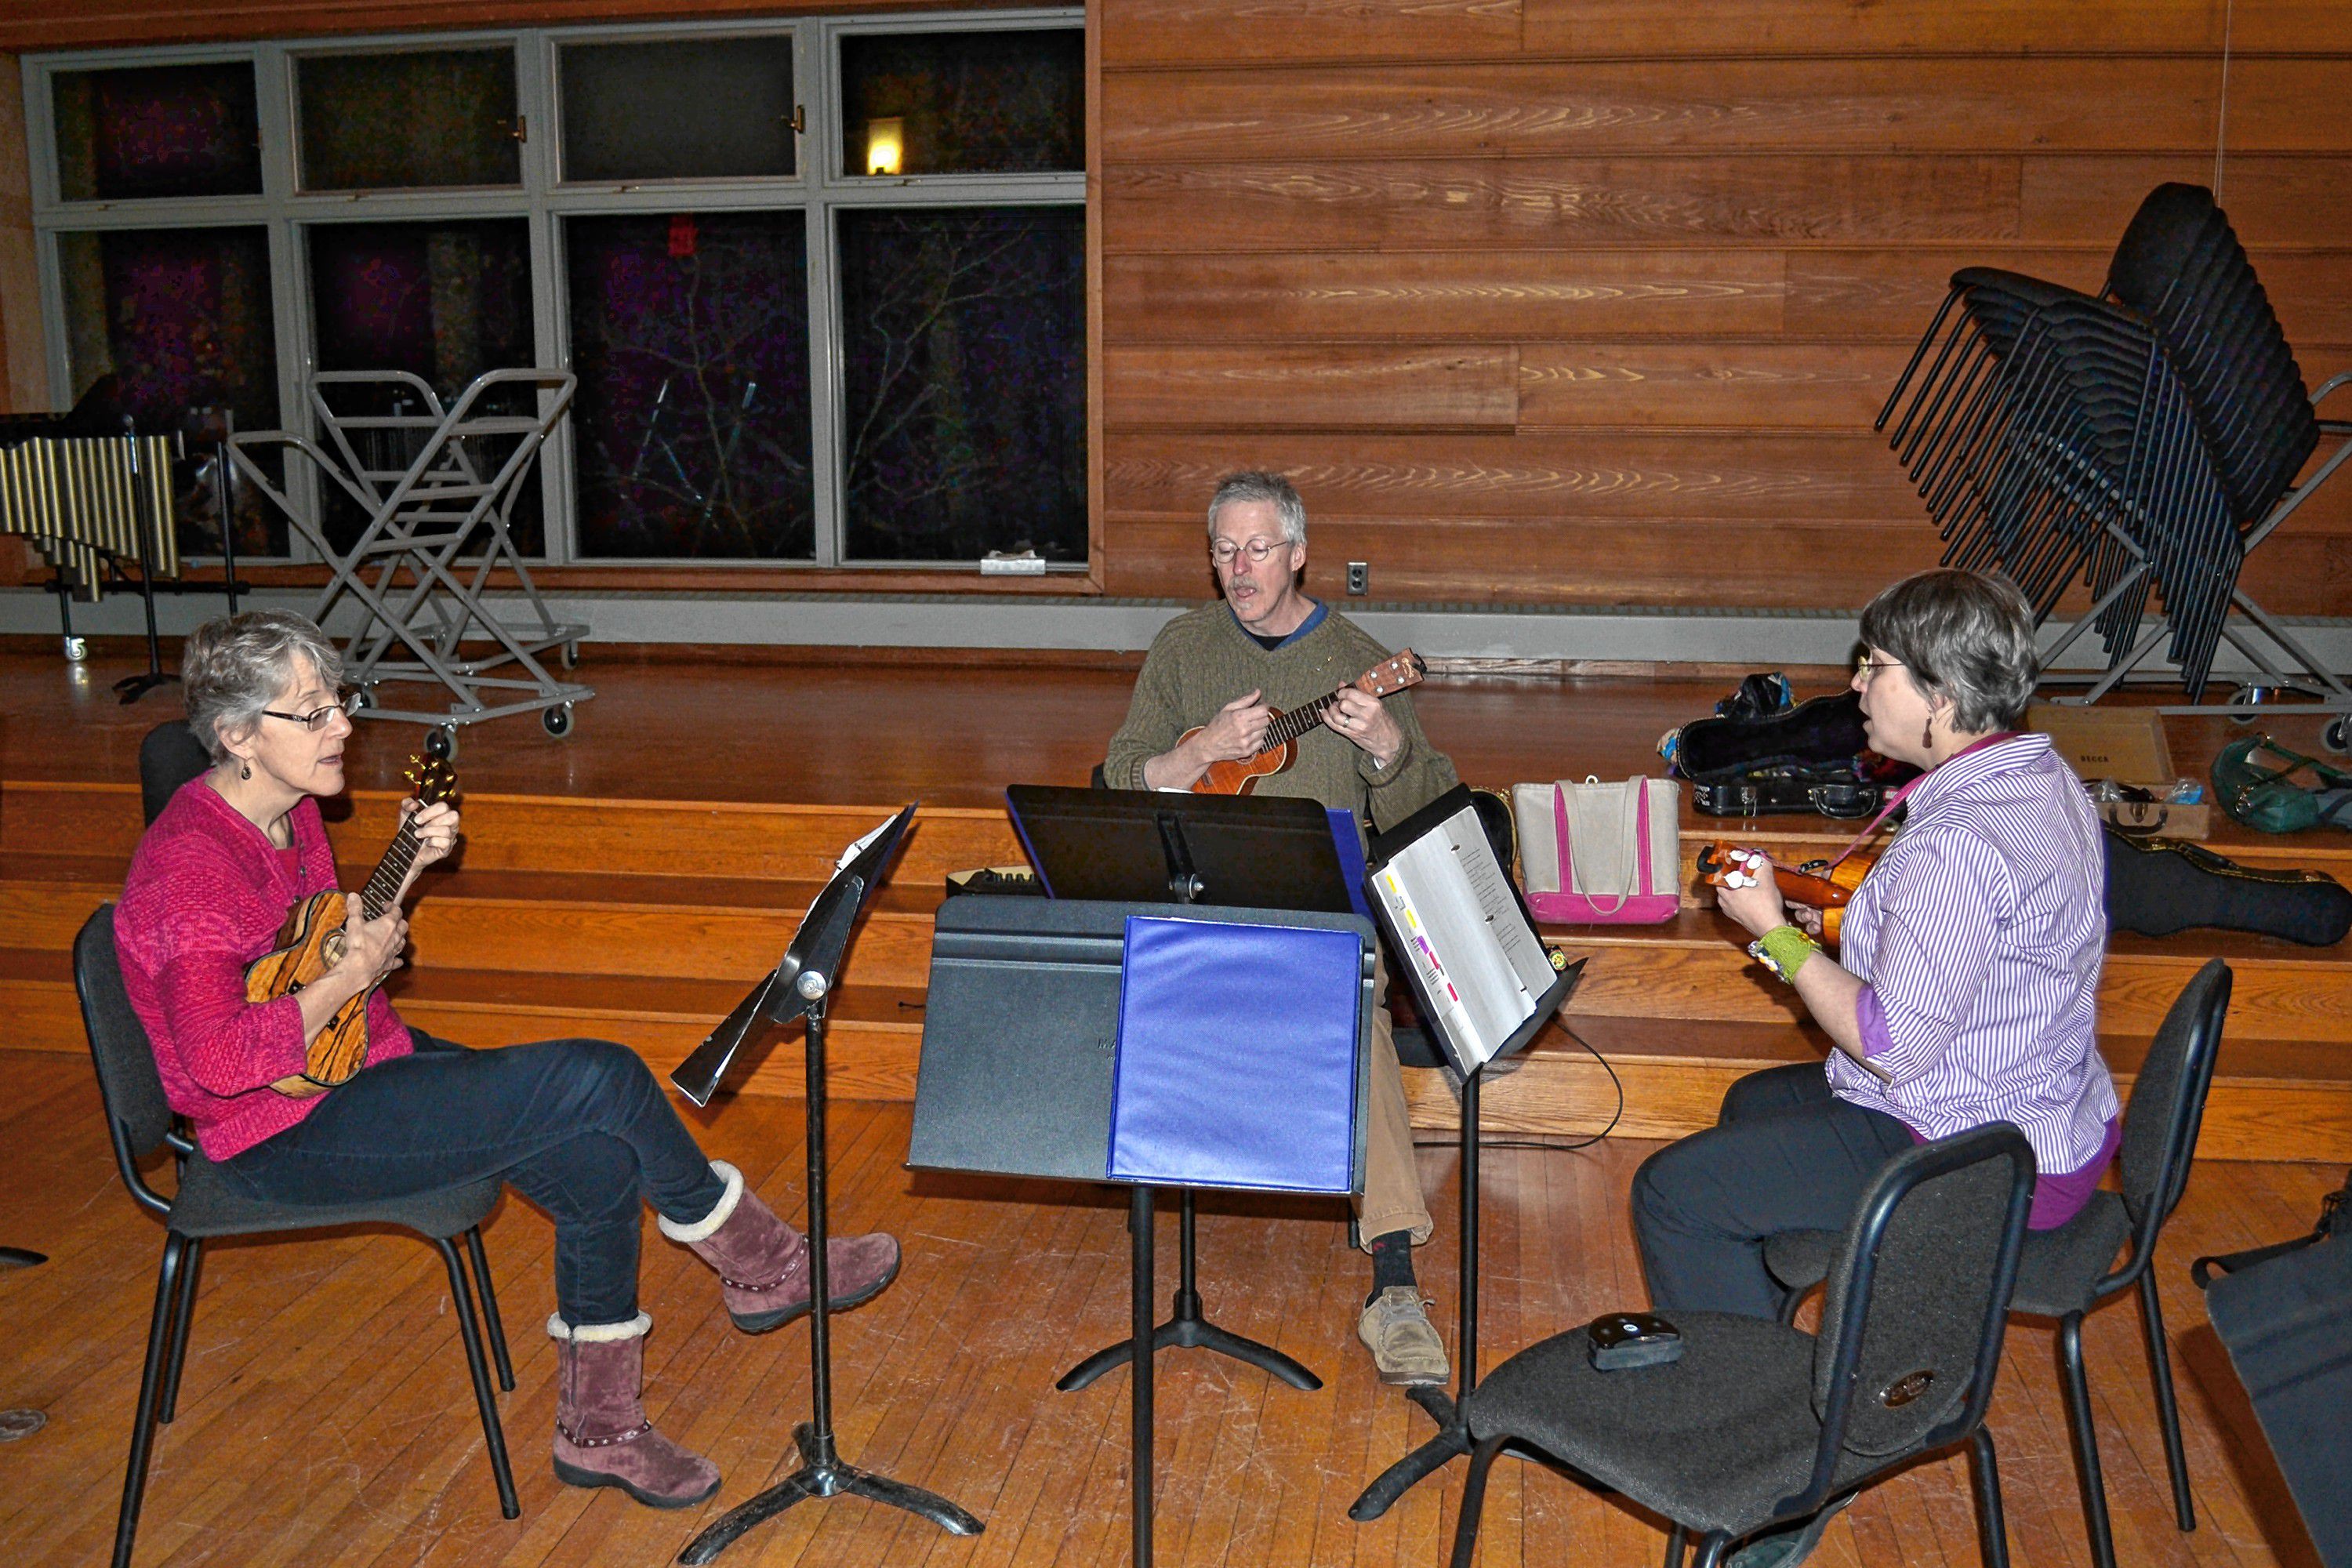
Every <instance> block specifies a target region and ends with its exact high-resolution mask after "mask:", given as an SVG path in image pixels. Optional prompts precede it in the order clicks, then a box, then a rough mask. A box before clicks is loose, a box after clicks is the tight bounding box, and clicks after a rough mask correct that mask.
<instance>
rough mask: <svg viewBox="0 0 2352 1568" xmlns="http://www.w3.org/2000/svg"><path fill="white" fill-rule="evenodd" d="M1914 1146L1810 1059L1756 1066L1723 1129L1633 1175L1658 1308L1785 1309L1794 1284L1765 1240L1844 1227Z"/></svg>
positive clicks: (1722, 1117) (1692, 1139) (1663, 1153)
mask: <svg viewBox="0 0 2352 1568" xmlns="http://www.w3.org/2000/svg"><path fill="white" fill-rule="evenodd" d="M1912 1142H1913V1141H1912V1137H1911V1132H1910V1130H1909V1129H1908V1128H1906V1127H1905V1126H1904V1125H1903V1123H1902V1122H1900V1121H1896V1120H1895V1118H1894V1117H1892V1116H1888V1115H1886V1114H1885V1112H1883V1111H1877V1110H1864V1109H1863V1108H1862V1107H1860V1106H1858V1105H1853V1104H1850V1103H1848V1102H1847V1101H1845V1100H1840V1099H1838V1098H1837V1097H1836V1096H1835V1095H1833V1094H1832V1093H1831V1092H1830V1086H1829V1079H1828V1078H1827V1077H1826V1076H1825V1075H1824V1074H1823V1073H1822V1069H1821V1068H1819V1067H1817V1066H1814V1065H1813V1064H1811V1063H1810V1062H1803V1063H1798V1064H1796V1065H1794V1066H1790V1067H1779V1068H1766V1069H1764V1070H1763V1071H1762V1072H1757V1073H1750V1074H1748V1076H1747V1077H1746V1078H1743V1079H1740V1080H1739V1081H1738V1083H1735V1084H1733V1085H1732V1086H1731V1089H1730V1091H1729V1092H1728V1093H1727V1094H1726V1095H1725V1096H1724V1097H1723V1110H1722V1111H1721V1113H1720V1114H1719V1115H1718V1116H1717V1121H1716V1124H1715V1125H1714V1126H1713V1127H1711V1128H1709V1129H1707V1130H1706V1131H1704V1132H1694V1133H1693V1134H1691V1135H1690V1136H1689V1137H1687V1138H1685V1139H1682V1140H1680V1141H1678V1142H1674V1143H1670V1144H1668V1145H1667V1146H1666V1147H1665V1148H1664V1149H1661V1150H1659V1151H1658V1152H1656V1153H1654V1154H1653V1155H1651V1156H1650V1157H1649V1158H1648V1159H1647V1160H1644V1161H1643V1163H1642V1168H1641V1169H1640V1170H1639V1171H1637V1172H1636V1173H1634V1175H1633V1237H1634V1239H1635V1241H1636V1242H1637V1243H1638V1244H1639V1245H1640V1247H1641V1249H1642V1268H1643V1272H1645V1273H1646V1274H1648V1275H1649V1277H1650V1301H1651V1304H1652V1305H1653V1306H1654V1307H1655V1308H1657V1309H1658V1310H1661V1311H1668V1312H1670V1311H1672V1310H1674V1309H1675V1308H1687V1309H1696V1310H1704V1311H1711V1312H1735V1313H1738V1314H1739V1315H1740V1316H1742V1317H1748V1318H1773V1317H1777V1316H1778V1315H1779V1313H1780V1306H1781V1303H1782V1301H1783V1300H1785V1299H1786V1297H1787V1292H1786V1291H1784V1290H1783V1289H1781V1288H1780V1285H1779V1283H1778V1282H1776V1281H1775V1280H1774V1279H1773V1278H1772V1276H1771V1274H1770V1272H1769V1270H1767V1269H1766V1268H1765V1267H1764V1243H1765V1242H1766V1240H1767V1239H1769V1237H1774V1236H1777V1235H1779V1234H1780V1232H1782V1231H1785V1230H1841V1231H1842V1230H1843V1229H1844V1228H1845V1225H1846V1221H1847V1220H1849V1219H1851V1218H1852V1217H1853V1205H1855V1204H1856V1203H1857V1202H1859V1201H1860V1200H1861V1197H1862V1192H1863V1189H1864V1187H1866V1186H1868V1185H1869V1184H1870V1180H1871V1178H1872V1177H1873V1176H1874V1175H1876V1174H1877V1173H1878V1171H1879V1168H1880V1167H1881V1166H1882V1165H1884V1164H1885V1163H1886V1162H1887V1161H1888V1160H1890V1159H1892V1158H1893V1157H1894V1156H1895V1155H1896V1154H1899V1153H1901V1152H1903V1151H1904V1150H1906V1149H1908V1148H1910V1147H1912Z"/></svg>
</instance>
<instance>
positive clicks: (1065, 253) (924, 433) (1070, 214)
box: [840, 207, 1087, 561]
mask: <svg viewBox="0 0 2352 1568" xmlns="http://www.w3.org/2000/svg"><path fill="white" fill-rule="evenodd" d="M840 222H841V300H842V321H843V325H842V331H843V333H844V337H845V342H844V343H843V370H844V379H845V391H846V394H847V396H846V400H845V401H846V403H847V410H846V412H847V427H846V429H845V433H844V438H843V450H844V452H845V457H846V467H845V478H846V480H847V487H848V545H849V554H850V555H851V556H852V557H855V558H858V559H872V560H893V561H971V560H976V559H978V558H979V557H980V556H981V555H982V554H983V553H984V552H988V551H990V550H1018V549H1021V548H1023V547H1024V546H1026V547H1028V548H1030V549H1034V550H1035V551H1036V552H1038V553H1039V554H1040V555H1043V556H1045V558H1046V559H1047V560H1049V561H1083V560H1085V559H1086V553H1087V479H1086V466H1087V465H1086V428H1087V423H1086V403H1087V374H1086V341H1087V340H1086V294H1085V289H1084V282H1083V280H1084V277H1085V256H1086V215H1085V213H1084V212H1083V211H1082V210H1081V209H1079V208H1076V207H1007V208H944V209H941V208H932V209H928V210H920V211H898V212H890V211H845V212H844V213H842V215H841V219H840Z"/></svg>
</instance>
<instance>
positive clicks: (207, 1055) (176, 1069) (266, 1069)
mask: <svg viewBox="0 0 2352 1568" xmlns="http://www.w3.org/2000/svg"><path fill="white" fill-rule="evenodd" d="M290 822H291V826H292V827H293V830H294V847H293V848H292V849H290V850H282V849H279V848H278V847H276V846H274V845H272V844H271V843H270V842H269V840H268V838H267V837H264V836H263V834H262V832H261V830H260V829H259V828H257V827H256V826H254V825H253V824H252V823H250V822H247V820H246V819H245V818H244V817H242V816H238V815H237V813H236V809H235V808H234V807H232V806H231V805H229V804H228V802H226V801H225V800H223V799H222V798H221V797H220V795H218V794H217V793H216V792H215V790H214V789H213V787H212V785H211V784H208V783H206V782H205V778H204V777H203V776H202V775H199V776H198V777H196V778H195V779H194V780H192V781H190V782H189V783H188V784H184V785H183V786H182V787H181V789H180V791H179V793H178V794H176V795H173V797H172V801H171V804H170V805H167V806H165V807H164V808H163V815H162V816H158V817H157V818H156V819H155V825H154V826H152V827H150V828H149V829H148V830H147V836H146V837H143V838H142V839H141V840H140V841H139V847H138V849H137V850H136V851H135V852H134V853H133V854H132V855H131V875H130V877H129V879H127V880H126V881H125V882H124V883H123V888H122V902H121V904H120V905H118V906H117V907H116V909H115V911H114V944H115V950H116V952H119V953H120V954H121V959H122V984H123V988H124V989H125V990H126V991H128V992H129V993H130V994H131V1007H132V1009H133V1010H134V1011H136V1012H137V1013H138V1015H139V1017H140V1021H141V1022H142V1023H143V1024H145V1025H146V1026H147V1035H148V1037H149V1038H150V1039H151V1040H152V1041H153V1042H154V1046H155V1066H156V1068H157V1070H158V1071H159V1072H160V1073H161V1074H162V1075H163V1098H164V1099H165V1100H169V1101H170V1102H171V1106H172V1109H173V1110H176V1111H178V1112H179V1113H180V1114H181V1115H183V1116H185V1117H186V1118H187V1119H188V1121H189V1122H190V1123H191V1124H192V1125H193V1126H194V1129H195V1134H196V1142H197V1144H198V1145H199V1146H200V1147H201V1148H202V1149H203V1150H204V1152H205V1156H206V1157H207V1158H209V1159H213V1160H226V1159H227V1158H229V1156H231V1155H233V1154H237V1153H241V1152H244V1151H245V1150H247V1149H250V1148H252V1147H253V1146H254V1145H255V1144H256V1143H258V1142H261V1141H262V1140H263V1139H265V1138H268V1137H270V1136H271V1135H272V1134H274V1133H278V1132H282V1131H285V1130H286V1129H287V1128H289V1127H291V1126H293V1125H294V1124H295V1123H296V1122H298V1121H301V1120H302V1119H303V1118H304V1117H305V1116H308V1115H309V1114H310V1111H311V1110H312V1109H313V1108H315V1107H316V1106H317V1105H318V1104H319V1103H320V1100H324V1099H325V1098H326V1096H325V1095H314V1096H311V1097H310V1098H309V1099H307V1100H298V1099H295V1098H293V1097H292V1096H290V1095H284V1094H280V1093H278V1091H277V1090H275V1089H271V1088H269V1087H268V1086H269V1085H270V1084H272V1083H275V1082H276V1081H277V1080H278V1079H282V1078H286V1077H288V1076H289V1075H291V1074H294V1073H298V1072H300V1071H301V1070H302V1063H303V1039H302V1008H301V1004H300V1003H299V1002H298V1001H297V1000H296V999H295V998H293V997H291V996H283V997H280V998H278V1000H277V1001H275V1002H265V1003H262V1004H260V1005H252V1004H249V1003H247V1001H246V999H245V966H246V965H247V964H248V963H252V962H253V961H254V960H255V959H257V958H259V957H260V956H261V955H262V954H263V953H265V952H268V951H269V950H270V949H271V948H272V947H273V946H275V945H276V942H275V940H274V939H275V938H276V937H277V935H278V928H279V927H280V926H281V925H283V924H284V923H285V921H286V911H287V910H289V908H291V907H292V906H293V903H294V900H297V899H299V898H302V897H305V896H307V895H309V894H310V893H316V892H323V891H325V890H326V889H330V888H332V887H333V886H334V885H335V856H334V851H333V850H332V849H331V848H330V847H329V846H328V844H327V829H326V825H325V824H324V823H322V822H321V821H320V818H319V803H318V802H317V801H315V800H307V799H306V800H304V801H302V802H301V803H300V804H299V805H296V806H295V807H294V810H293V813H292V816H291V818H290ZM367 1020H368V1061H369V1063H370V1064H371V1065H373V1064H374V1063H377V1062H382V1061H388V1060H390V1059H391V1058H394V1057H403V1056H406V1055H407V1054H408V1053H409V1050H410V1049H411V1046H410V1043H409V1037H408V1026H406V1025H404V1024H403V1023H402V1022H401V1021H400V1019H399V1016H397V1015H395V1014H394V1012H393V1010H392V1004H391V1003H390V1002H388V1001H386V1000H385V999H384V994H383V992H381V991H378V992H377V993H376V994H374V995H373V996H371V997H369V998H368V1014H367ZM331 1092H333V1091H332V1090H330V1091H329V1093H331Z"/></svg>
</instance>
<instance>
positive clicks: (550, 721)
mask: <svg viewBox="0 0 2352 1568" xmlns="http://www.w3.org/2000/svg"><path fill="white" fill-rule="evenodd" d="M539 725H540V728H541V729H542V730H545V731H547V732H548V733H549V734H551V735H556V736H562V735H568V734H570V733H571V732H572V704H571V703H569V702H566V703H562V704H561V705H559V706H557V707H554V708H542V709H541V710H539Z"/></svg>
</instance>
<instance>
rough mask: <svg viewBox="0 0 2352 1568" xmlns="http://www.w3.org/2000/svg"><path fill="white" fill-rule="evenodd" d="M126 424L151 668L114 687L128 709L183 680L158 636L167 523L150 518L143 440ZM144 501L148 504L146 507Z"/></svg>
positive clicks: (129, 423)
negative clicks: (158, 554) (160, 563)
mask: <svg viewBox="0 0 2352 1568" xmlns="http://www.w3.org/2000/svg"><path fill="white" fill-rule="evenodd" d="M122 423H123V430H122V444H123V446H124V447H125V448H127V449H128V451H129V452H130V455H131V517H132V520H133V521H134V522H135V523H136V525H137V526H136V527H134V528H133V529H132V530H131V532H132V533H133V534H135V535H136V536H137V538H138V541H139V597H140V601H141V602H142V604H143V605H145V606H146V609H147V668H145V669H143V670H142V671H141V672H140V673H138V674H137V675H126V676H124V677H123V678H122V679H120V680H118V681H116V682H115V683H114V690H115V695H117V696H118V697H121V699H122V702H123V705H124V706H125V707H128V706H130V705H131V703H133V702H136V701H138V700H140V699H141V698H142V697H144V696H146V695H147V694H148V693H149V692H150V691H152V690H154V689H155V688H157V687H159V686H169V685H171V684H172V683H173V682H174V681H176V680H178V679H180V678H179V677H178V676H176V675H172V674H169V673H167V672H166V671H165V670H164V668H163V647H162V645H161V644H160V643H159V642H158V640H157V638H156V636H155V533H154V531H155V530H156V529H157V528H159V527H161V526H163V523H164V521H165V520H164V519H163V518H158V517H153V516H150V515H149V510H150V507H151V506H152V502H153V498H152V496H150V495H149V494H148V493H147V490H148V487H147V486H146V485H144V484H142V483H141V482H140V480H141V479H142V472H141V469H140V467H139V437H138V435H137V434H136V433H135V432H134V431H133V430H132V429H131V422H130V420H129V419H127V418H126V419H125V420H124V421H123V422H122ZM142 501H143V502H146V503H148V504H146V505H142ZM66 640H67V641H68V643H70V642H71V641H72V640H73V639H72V637H71V636H70V634H68V637H67V639H66ZM68 657H71V656H70V655H68Z"/></svg>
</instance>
